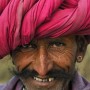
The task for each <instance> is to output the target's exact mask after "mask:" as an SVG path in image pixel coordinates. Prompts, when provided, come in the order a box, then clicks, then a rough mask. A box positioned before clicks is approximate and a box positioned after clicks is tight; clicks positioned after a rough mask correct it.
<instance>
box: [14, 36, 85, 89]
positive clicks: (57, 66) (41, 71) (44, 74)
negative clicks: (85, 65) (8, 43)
mask: <svg viewBox="0 0 90 90" xmlns="http://www.w3.org/2000/svg"><path fill="white" fill-rule="evenodd" d="M85 50H86V41H85V38H84V37H83V36H63V37H59V38H54V39H52V38H42V39H35V40H32V41H31V42H30V44H27V45H24V46H20V47H18V48H17V49H16V50H15V51H13V52H12V59H13V63H14V64H15V66H16V68H17V71H18V75H19V77H20V79H21V80H22V82H23V84H24V86H25V88H26V90H70V88H71V87H70V82H71V81H72V79H73V78H74V75H75V72H76V70H75V62H76V61H79V62H80V61H82V59H83V56H84V54H85Z"/></svg>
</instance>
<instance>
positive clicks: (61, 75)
mask: <svg viewBox="0 0 90 90" xmlns="http://www.w3.org/2000/svg"><path fill="white" fill-rule="evenodd" d="M13 74H14V75H15V76H18V77H21V78H25V79H28V78H30V77H32V78H33V77H37V76H39V74H38V72H36V71H35V70H29V69H23V70H22V71H21V72H18V71H16V70H13ZM74 74H75V73H70V72H66V71H65V70H64V69H59V70H57V69H52V70H50V71H49V72H48V73H47V74H46V75H45V76H46V77H47V78H49V77H54V78H56V79H71V78H73V76H74Z"/></svg>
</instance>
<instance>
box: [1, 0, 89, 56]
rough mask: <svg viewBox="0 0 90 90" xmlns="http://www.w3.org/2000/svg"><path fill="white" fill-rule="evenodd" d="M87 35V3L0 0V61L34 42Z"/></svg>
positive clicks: (75, 1) (77, 0)
mask: <svg viewBox="0 0 90 90" xmlns="http://www.w3.org/2000/svg"><path fill="white" fill-rule="evenodd" d="M71 34H72V35H90V0H0V58H2V57H4V56H5V55H7V54H9V53H10V51H12V50H14V49H15V48H16V47H17V46H18V45H23V44H27V43H29V42H30V40H31V39H33V38H42V37H52V38H55V37H59V36H63V35H71Z"/></svg>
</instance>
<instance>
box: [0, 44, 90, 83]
mask: <svg viewBox="0 0 90 90" xmlns="http://www.w3.org/2000/svg"><path fill="white" fill-rule="evenodd" d="M89 59H90V44H89V45H88V47H87V51H86V55H85V57H84V59H83V62H81V63H77V64H76V69H77V70H78V72H80V74H81V75H82V76H84V77H85V78H86V79H87V80H88V81H90V60H89ZM12 67H14V66H13V64H12V61H11V57H10V56H9V55H8V56H6V57H4V58H3V60H0V83H6V82H7V81H8V80H9V79H10V78H11V77H12V76H13V75H12V73H11V71H10V69H11V68H12Z"/></svg>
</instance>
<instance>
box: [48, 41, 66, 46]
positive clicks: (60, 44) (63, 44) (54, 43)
mask: <svg viewBox="0 0 90 90" xmlns="http://www.w3.org/2000/svg"><path fill="white" fill-rule="evenodd" d="M49 45H50V46H51V47H62V46H65V43H63V42H59V41H54V42H50V43H49Z"/></svg>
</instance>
